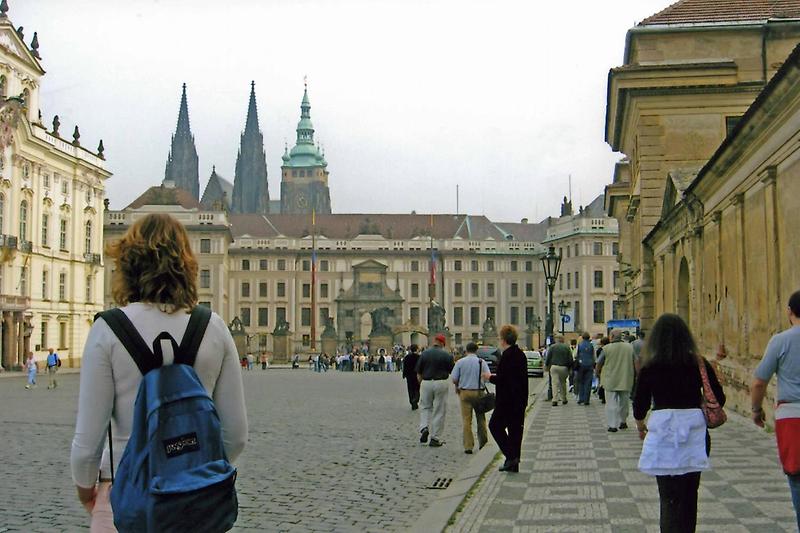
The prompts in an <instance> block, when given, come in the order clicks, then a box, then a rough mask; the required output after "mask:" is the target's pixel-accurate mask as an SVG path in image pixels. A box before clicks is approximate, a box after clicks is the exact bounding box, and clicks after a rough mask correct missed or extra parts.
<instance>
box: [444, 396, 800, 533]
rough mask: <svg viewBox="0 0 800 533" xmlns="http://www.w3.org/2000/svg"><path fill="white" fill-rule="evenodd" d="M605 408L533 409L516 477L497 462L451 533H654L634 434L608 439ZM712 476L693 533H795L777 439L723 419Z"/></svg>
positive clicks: (653, 499) (705, 481)
mask: <svg viewBox="0 0 800 533" xmlns="http://www.w3.org/2000/svg"><path fill="white" fill-rule="evenodd" d="M603 408H604V406H603V405H602V404H601V403H600V402H599V401H597V400H596V398H593V401H592V405H591V406H588V407H585V406H581V405H577V404H576V403H575V401H574V400H573V399H572V398H570V403H569V404H568V405H565V406H564V405H560V406H558V407H552V406H551V405H550V403H549V402H545V401H543V400H539V399H537V401H536V403H535V405H534V407H533V409H532V410H531V411H530V412H529V414H528V419H527V420H526V431H525V438H524V440H523V443H522V464H521V465H520V473H519V474H505V473H501V472H498V471H497V466H498V464H499V463H498V462H497V461H495V464H493V465H492V466H490V470H489V473H488V474H487V475H486V476H485V477H484V479H483V480H482V481H481V482H480V483H479V485H478V486H477V487H475V488H474V489H473V494H472V496H471V497H470V498H469V500H467V501H466V502H465V503H464V504H463V505H462V511H461V512H460V513H459V514H457V515H456V516H455V519H454V522H453V525H452V526H451V527H449V528H447V529H446V531H452V532H469V533H473V532H481V533H482V532H490V531H491V532H496V531H514V532H522V531H524V532H531V533H533V532H543V533H544V532H548V533H549V532H554V531H570V532H592V533H594V532H598V531H606V532H614V533H617V532H622V531H625V532H628V531H630V532H639V531H648V532H651V531H652V532H658V531H659V527H658V516H659V503H658V489H657V487H656V481H655V478H652V477H649V476H646V475H644V474H642V473H640V472H639V471H638V470H637V468H636V467H637V463H638V460H639V452H640V450H641V442H640V441H639V438H638V434H637V433H636V430H635V424H634V422H633V418H632V417H630V418H629V419H628V424H629V425H630V426H631V429H628V430H621V431H619V432H617V433H608V431H607V428H606V423H605V415H604V411H603ZM711 440H712V444H711V447H712V449H711V462H712V467H713V470H712V471H710V472H705V473H704V474H703V476H702V480H701V483H700V496H699V505H698V507H699V509H698V526H697V530H698V531H716V532H718V531H723V530H724V531H726V533H733V532H745V531H754V532H755V531H758V532H765V531H769V532H773V531H776V532H782V531H796V524H795V517H794V510H793V507H792V502H791V497H790V494H789V487H788V484H787V481H786V477H785V476H784V475H783V473H782V471H781V468H780V466H779V463H778V460H777V451H776V447H775V438H774V435H772V434H767V433H765V432H763V431H760V430H758V429H757V428H755V427H754V426H753V425H752V424H751V423H750V421H749V420H747V419H745V418H743V417H741V416H738V415H736V414H733V413H729V420H728V422H727V423H726V424H725V425H724V426H722V427H720V428H717V429H714V430H711Z"/></svg>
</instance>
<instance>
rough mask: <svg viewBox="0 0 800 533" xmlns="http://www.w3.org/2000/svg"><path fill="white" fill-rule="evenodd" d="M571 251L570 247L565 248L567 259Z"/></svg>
mask: <svg viewBox="0 0 800 533" xmlns="http://www.w3.org/2000/svg"><path fill="white" fill-rule="evenodd" d="M571 251H572V248H571V247H570V246H567V258H569V257H570V252H571Z"/></svg>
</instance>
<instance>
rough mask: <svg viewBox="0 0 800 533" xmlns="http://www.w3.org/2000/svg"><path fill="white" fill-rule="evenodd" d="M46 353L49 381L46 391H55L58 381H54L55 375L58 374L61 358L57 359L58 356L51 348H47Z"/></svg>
mask: <svg viewBox="0 0 800 533" xmlns="http://www.w3.org/2000/svg"><path fill="white" fill-rule="evenodd" d="M47 351H48V353H47V377H48V379H49V383H48V384H47V388H48V389H55V388H56V387H58V381H56V374H57V373H58V369H59V367H60V366H61V358H59V357H58V354H57V353H56V351H55V350H53V349H52V348H48V350H47Z"/></svg>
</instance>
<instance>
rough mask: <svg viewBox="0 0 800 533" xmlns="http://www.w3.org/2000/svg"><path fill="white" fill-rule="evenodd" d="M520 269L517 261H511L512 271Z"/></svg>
mask: <svg viewBox="0 0 800 533" xmlns="http://www.w3.org/2000/svg"><path fill="white" fill-rule="evenodd" d="M517 270H519V266H518V265H517V262H516V261H511V272H516V271H517Z"/></svg>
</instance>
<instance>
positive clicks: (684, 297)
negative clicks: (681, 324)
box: [676, 257, 691, 325]
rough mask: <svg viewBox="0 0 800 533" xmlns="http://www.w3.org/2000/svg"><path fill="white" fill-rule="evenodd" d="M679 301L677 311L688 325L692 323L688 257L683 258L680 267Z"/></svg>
mask: <svg viewBox="0 0 800 533" xmlns="http://www.w3.org/2000/svg"><path fill="white" fill-rule="evenodd" d="M677 296H678V301H677V306H676V307H677V311H678V316H680V317H681V318H682V319H683V320H684V321H685V322H686V324H687V325H691V315H690V313H691V311H690V305H689V262H688V261H686V258H685V257H683V258H682V259H681V264H680V267H678V295H677Z"/></svg>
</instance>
